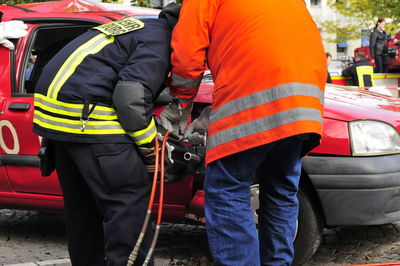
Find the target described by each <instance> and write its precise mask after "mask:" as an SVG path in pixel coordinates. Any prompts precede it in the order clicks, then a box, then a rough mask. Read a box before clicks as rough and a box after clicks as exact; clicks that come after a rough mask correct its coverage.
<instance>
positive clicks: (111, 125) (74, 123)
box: [33, 110, 126, 135]
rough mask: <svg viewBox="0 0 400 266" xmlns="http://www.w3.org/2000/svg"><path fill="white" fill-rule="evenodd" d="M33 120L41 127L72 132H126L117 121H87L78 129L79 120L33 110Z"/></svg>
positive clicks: (104, 133) (99, 133)
mask: <svg viewBox="0 0 400 266" xmlns="http://www.w3.org/2000/svg"><path fill="white" fill-rule="evenodd" d="M33 122H34V123H36V124H38V125H39V126H41V127H44V128H48V129H52V130H56V131H61V132H67V133H74V134H96V135H108V134H126V132H125V130H124V129H122V127H121V125H120V124H119V123H118V122H117V121H90V120H89V121H87V124H86V128H85V130H84V131H83V132H82V131H81V130H80V127H81V121H79V120H70V119H66V118H59V117H52V116H49V115H46V114H43V113H41V112H40V111H38V110H35V117H34V119H33Z"/></svg>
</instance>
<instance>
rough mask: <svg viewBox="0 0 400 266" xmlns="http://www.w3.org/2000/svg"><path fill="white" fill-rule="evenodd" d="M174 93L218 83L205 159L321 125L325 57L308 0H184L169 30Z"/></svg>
mask: <svg viewBox="0 0 400 266" xmlns="http://www.w3.org/2000/svg"><path fill="white" fill-rule="evenodd" d="M172 49H173V52H172V86H173V88H172V89H171V94H172V95H175V96H178V97H180V98H183V99H192V98H193V97H194V96H195V95H196V93H197V90H198V87H199V84H200V82H201V78H202V75H203V72H204V71H205V70H206V67H207V65H208V67H209V68H210V70H211V73H212V76H213V79H214V82H215V87H214V91H213V102H212V112H211V117H210V120H211V124H210V126H209V129H208V139H207V156H206V163H210V162H212V161H214V160H217V159H220V158H222V157H225V156H228V155H231V154H234V153H237V152H240V151H243V150H246V149H250V148H253V147H257V146H260V145H263V144H267V143H271V142H274V141H277V140H280V139H283V138H287V137H290V136H294V135H298V134H303V133H316V134H315V135H316V136H317V138H318V139H319V138H320V135H321V133H322V111H323V96H324V95H323V94H324V86H325V81H326V75H327V72H326V57H325V52H324V48H323V46H322V40H321V37H320V33H319V31H318V28H317V26H316V25H315V23H314V21H313V19H312V18H311V16H310V14H309V12H308V10H307V8H306V5H305V3H304V1H303V0H285V1H281V0H268V1H266V0H253V1H251V2H243V1H242V0H184V1H183V6H182V9H181V13H180V17H179V21H178V24H177V25H176V27H175V29H174V31H173V36H172Z"/></svg>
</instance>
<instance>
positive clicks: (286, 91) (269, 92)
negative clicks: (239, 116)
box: [210, 83, 324, 123]
mask: <svg viewBox="0 0 400 266" xmlns="http://www.w3.org/2000/svg"><path fill="white" fill-rule="evenodd" d="M296 95H301V96H310V97H315V98H318V99H319V100H320V102H321V104H323V103H324V93H323V92H322V91H321V90H320V88H319V87H318V86H315V85H310V84H304V83H288V84H283V85H279V86H275V87H272V88H269V89H266V90H262V91H259V92H256V93H253V94H250V95H248V96H244V97H242V98H239V99H236V100H234V101H231V102H228V103H226V104H224V105H222V106H221V107H219V108H216V109H215V110H213V111H212V113H211V116H210V121H211V123H212V122H215V121H217V120H219V119H221V118H225V117H227V116H230V115H233V114H236V113H239V112H241V111H244V110H247V109H251V108H253V107H256V106H258V105H262V104H266V103H269V102H272V101H275V100H278V99H282V98H285V97H289V96H296Z"/></svg>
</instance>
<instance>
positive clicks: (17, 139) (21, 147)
mask: <svg viewBox="0 0 400 266" xmlns="http://www.w3.org/2000/svg"><path fill="white" fill-rule="evenodd" d="M25 22H27V23H28V26H29V27H28V35H27V36H26V37H24V38H22V39H20V40H19V41H18V43H17V45H16V49H15V51H11V52H9V53H10V57H9V59H10V60H9V64H10V84H9V86H7V87H3V88H1V90H2V99H3V103H2V110H3V112H2V113H1V114H0V130H1V133H2V134H1V137H0V144H1V152H2V154H1V156H2V157H1V163H2V165H3V166H4V168H5V169H6V172H7V175H8V177H9V181H10V185H11V186H12V188H13V190H14V191H16V192H21V193H34V194H47V195H61V194H62V192H61V189H60V186H59V183H58V178H57V175H56V173H55V172H54V173H53V174H52V175H51V176H49V177H42V176H41V173H40V171H39V168H38V166H39V160H38V157H37V153H38V150H39V146H40V141H41V139H40V137H39V136H37V135H35V134H34V133H33V132H32V127H33V111H34V106H33V95H34V89H35V85H36V82H37V80H38V78H39V76H40V73H41V71H42V69H43V67H44V65H45V64H46V63H47V62H48V61H49V60H50V59H51V58H52V56H53V55H54V54H55V53H57V51H59V50H60V49H61V48H62V47H63V46H64V45H65V44H66V43H68V42H69V41H71V40H72V39H74V38H75V37H77V36H78V35H80V34H82V33H83V32H85V31H87V29H89V28H90V27H92V26H94V25H97V24H99V23H100V22H98V23H95V22H94V21H92V22H89V23H88V22H87V21H86V20H85V21H82V20H79V19H76V20H74V19H71V18H69V19H68V21H65V20H61V19H60V20H57V19H56V18H54V17H53V18H52V20H51V22H49V21H47V20H46V21H43V18H40V21H38V22H35V19H34V18H33V19H32V18H31V19H29V20H27V21H25ZM0 103H1V101H0ZM0 107H1V104H0Z"/></svg>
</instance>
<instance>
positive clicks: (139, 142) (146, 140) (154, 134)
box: [135, 131, 157, 146]
mask: <svg viewBox="0 0 400 266" xmlns="http://www.w3.org/2000/svg"><path fill="white" fill-rule="evenodd" d="M156 134H157V131H154V132H153V133H152V134H151V135H150V136H149V137H147V138H145V139H143V140H140V141H135V143H136V145H138V146H140V145H143V144H147V143H150V142H152V141H153V139H154V138H155V137H156Z"/></svg>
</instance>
